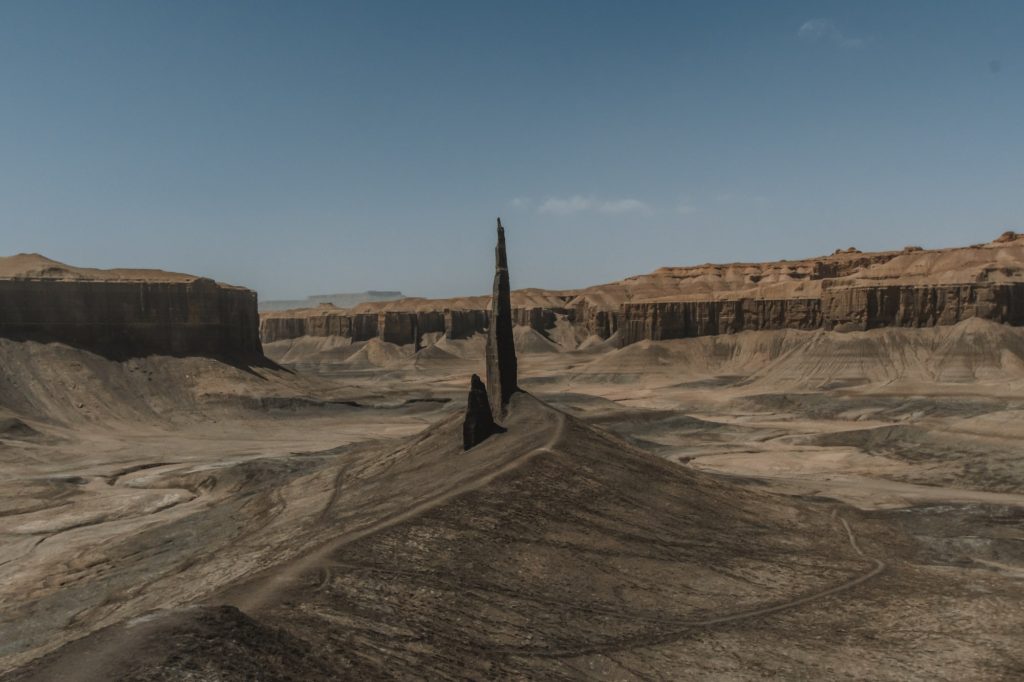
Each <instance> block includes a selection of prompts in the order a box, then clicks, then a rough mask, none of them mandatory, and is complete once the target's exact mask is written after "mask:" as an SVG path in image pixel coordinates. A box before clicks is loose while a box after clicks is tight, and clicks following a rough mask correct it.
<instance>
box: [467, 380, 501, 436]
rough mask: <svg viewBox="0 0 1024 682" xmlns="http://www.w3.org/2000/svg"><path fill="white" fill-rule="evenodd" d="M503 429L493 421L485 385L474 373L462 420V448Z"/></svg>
mask: <svg viewBox="0 0 1024 682" xmlns="http://www.w3.org/2000/svg"><path fill="white" fill-rule="evenodd" d="M502 430H503V429H502V428H501V427H500V426H498V425H497V424H495V423H494V416H493V415H492V414H491V403H490V401H489V400H487V387H486V386H484V382H482V381H480V377H479V376H477V375H476V374H474V375H473V378H472V379H470V381H469V398H468V400H467V401H466V417H465V419H464V420H463V422H462V449H463V450H469V449H470V448H472V447H475V446H477V445H479V444H480V443H482V442H484V441H485V440H487V438H489V437H490V436H491V435H493V434H495V433H498V432H499V431H502Z"/></svg>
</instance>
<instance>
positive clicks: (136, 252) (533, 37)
mask: <svg viewBox="0 0 1024 682" xmlns="http://www.w3.org/2000/svg"><path fill="white" fill-rule="evenodd" d="M497 215H501V216H502V218H503V220H504V222H505V224H506V226H507V227H508V232H509V257H510V260H511V265H512V284H513V286H514V287H526V286H542V287H550V288H569V287H577V286H585V285H588V284H596V283H600V282H604V281H609V280H613V279H618V278H620V277H623V276H626V275H630V274H638V273H642V272H648V271H650V270H653V269H654V268H656V267H659V266H662V265H683V264H695V263H701V262H707V261H712V262H718V261H735V260H762V259H776V258H786V257H790V258H795V257H803V256H813V255H820V254H824V253H830V252H832V251H833V250H835V249H836V248H839V247H847V246H851V245H852V246H856V247H858V248H861V249H864V250H869V249H886V248H900V247H902V246H904V245H907V244H918V245H922V246H925V247H939V246H952V245H962V244H969V243H975V242H981V241H989V240H991V239H993V238H994V237H996V236H997V235H998V234H999V233H1000V232H1001V231H1003V230H1005V229H1014V228H1018V229H1020V228H1022V227H1024V2H1019V1H1013V2H995V1H983V2H974V3H971V2H952V1H950V2H938V1H929V2H897V1H887V2H863V1H859V2H842V3H839V2H814V3H811V2H761V1H751V2H724V1H714V2H682V1H678V2H664V3H659V2H625V1H620V2H599V1H597V0H585V1H579V2H568V1H555V0H545V1H543V2H524V1H521V0H517V1H515V2H500V3H499V2H487V1H484V0H473V1H467V2H443V1H441V0H436V1H431V2H426V1H423V2H413V1H411V0H410V1H407V2H391V1H387V0H372V1H367V2H324V3H318V2H312V1H305V2H254V1H247V2H237V3H235V2H228V1H227V0H217V1H216V2H210V1H204V2H188V1H183V0H174V1H173V2H171V1H167V2H155V1H153V2H147V1H144V0H127V1H124V2H113V1H111V2H88V1H85V0H74V1H69V2H50V1H48V0H18V1H10V0H6V1H4V0H0V253H4V254H11V253H16V252H20V251H38V252H41V253H43V254H45V255H48V256H50V257H52V258H56V259H58V260H63V261H67V262H70V263H73V264H76V265H86V266H98V267H114V266H136V267H160V268H164V269H170V270H180V271H185V272H192V273H196V274H202V275H207V276H212V277H214V278H216V279H219V280H222V281H227V282H231V283H236V284H243V285H246V286H250V287H253V288H256V289H257V290H258V291H259V292H260V295H261V296H262V297H264V298H290V297H301V296H305V295H307V294H315V293H330V292H335V291H361V290H364V289H367V288H376V289H401V290H402V291H404V292H406V293H407V294H418V295H427V296H447V295H461V294H476V293H485V292H486V291H488V290H489V286H490V278H491V267H492V263H491V257H492V256H491V255H492V247H493V240H494V233H493V222H494V218H495V216H497Z"/></svg>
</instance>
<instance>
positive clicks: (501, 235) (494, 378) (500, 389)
mask: <svg viewBox="0 0 1024 682" xmlns="http://www.w3.org/2000/svg"><path fill="white" fill-rule="evenodd" d="M494 260H495V264H494V287H493V291H492V293H491V315H490V325H489V326H488V328H487V348H486V352H485V358H486V362H487V395H488V398H490V402H491V413H492V414H493V415H494V420H495V421H501V420H502V419H504V417H505V413H506V411H507V408H508V401H509V399H510V398H511V397H512V394H513V393H515V392H516V391H518V390H519V386H518V379H517V374H518V369H517V363H516V347H515V341H514V340H513V337H512V300H511V287H510V286H509V278H508V256H507V254H506V253H505V228H503V227H502V226H501V218H498V244H497V246H496V247H495V248H494Z"/></svg>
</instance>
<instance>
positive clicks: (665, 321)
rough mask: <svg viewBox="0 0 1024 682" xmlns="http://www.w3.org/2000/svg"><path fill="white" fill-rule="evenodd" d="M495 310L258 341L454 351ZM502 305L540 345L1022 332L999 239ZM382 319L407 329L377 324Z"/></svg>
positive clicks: (1008, 243) (292, 324)
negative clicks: (776, 332)
mask: <svg viewBox="0 0 1024 682" xmlns="http://www.w3.org/2000/svg"><path fill="white" fill-rule="evenodd" d="M506 280H507V276H506ZM499 283H500V282H499V280H498V278H496V280H495V284H496V285H498V284H499ZM496 299H497V297H496V296H495V297H492V298H491V299H488V298H487V297H486V296H475V297H467V298H459V299H442V300H434V301H431V300H427V299H403V300H400V301H392V302H388V303H374V304H363V305H360V306H357V307H356V308H353V309H350V310H342V309H333V310H330V309H328V310H319V309H317V310H302V311H285V312H281V313H271V314H267V315H264V316H263V318H262V322H261V333H262V339H263V342H264V343H272V342H275V341H280V340H285V339H291V338H295V337H298V336H325V335H328V336H329V335H334V334H335V333H338V334H339V335H341V336H347V337H350V338H351V339H352V340H353V341H356V340H365V339H366V338H369V337H376V336H381V335H382V334H381V332H380V331H379V330H381V329H383V330H385V332H386V334H385V335H386V337H387V339H386V340H388V341H391V342H392V343H398V344H402V345H404V344H411V343H415V344H418V345H419V344H420V342H421V337H422V336H423V334H424V333H428V331H440V330H441V329H443V333H444V335H445V336H446V337H447V338H449V339H464V338H468V337H469V336H472V335H473V334H476V333H481V332H482V331H483V330H484V329H485V328H490V327H494V328H495V329H496V328H497V325H491V324H490V319H491V317H492V311H491V308H492V306H493V305H494V301H495V300H496ZM510 300H511V305H512V308H511V318H512V323H513V324H515V325H520V326H529V327H531V328H533V329H534V330H536V331H537V332H540V333H541V334H545V335H547V334H548V333H549V332H550V331H551V330H552V329H553V328H554V327H555V325H556V324H557V323H562V324H564V323H568V324H570V325H572V326H573V327H574V328H575V332H576V334H577V336H578V337H579V338H584V337H587V336H597V337H600V338H602V339H609V338H610V337H615V339H616V342H617V343H619V344H623V345H625V344H630V343H635V342H637V341H642V340H653V341H657V340H664V339H677V338H687V337H693V336H707V335H717V334H735V333H739V332H743V331H748V330H763V329H801V330H816V329H823V330H833V331H840V332H846V331H863V330H868V329H876V328H879V327H927V326H933V325H952V324H956V323H957V322H960V321H962V320H965V319H968V318H972V317H977V318H981V319H986V320H991V321H994V322H1000V323H1003V324H1010V325H1024V238H1022V236H1021V235H1019V234H1017V233H1016V232H1006V233H1004V234H1003V235H1002V236H1000V237H999V238H998V239H996V240H995V241H993V242H990V243H988V244H979V245H976V246H971V247H965V248H950V249H932V250H927V249H921V248H920V247H906V248H904V249H902V250H900V251H885V252H878V253H861V252H859V251H857V250H856V249H853V250H851V249H845V248H844V249H837V250H836V252H835V253H833V254H832V255H829V256H821V257H817V258H807V259H803V260H788V261H775V262H769V263H730V264H720V265H716V264H705V265H696V266H689V267H666V268H660V269H658V270H656V271H654V272H652V273H649V274H646V275H639V276H636V277H629V278H626V279H624V280H621V281H618V282H610V283H608V284H601V285H597V286H592V287H588V288H586V289H581V290H577V291H545V290H540V289H521V290H519V291H515V292H512V293H511V299H510ZM385 313H398V318H402V317H403V316H404V317H406V318H409V319H408V320H407V321H402V322H400V323H399V320H398V319H395V320H391V319H383V316H384V314H385ZM357 318H358V319H360V320H362V321H361V322H359V324H358V325H357V323H356V320H357ZM413 318H415V319H413ZM356 326H358V327H359V328H360V329H359V331H358V332H357V331H356V329H355V327H356ZM349 328H351V331H349ZM335 330H340V331H339V332H335ZM491 395H492V400H491V405H492V407H494V406H495V403H496V401H495V400H494V397H493V396H494V394H493V393H492V394H491Z"/></svg>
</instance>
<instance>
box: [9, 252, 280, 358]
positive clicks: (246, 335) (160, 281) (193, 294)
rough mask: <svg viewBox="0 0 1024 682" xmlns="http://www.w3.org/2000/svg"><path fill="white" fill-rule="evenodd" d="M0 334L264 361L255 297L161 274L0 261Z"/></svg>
mask: <svg viewBox="0 0 1024 682" xmlns="http://www.w3.org/2000/svg"><path fill="white" fill-rule="evenodd" d="M0 337H4V338H9V339H15V340H35V341H43V342H49V341H59V342H61V343H66V344H68V345H71V346H76V347H79V348H84V349H87V350H91V351H93V352H96V353H99V354H102V355H105V356H107V357H115V358H122V357H137V356H143V355H176V356H187V355H202V356H211V357H223V358H230V359H235V360H241V361H253V360H262V358H263V352H262V346H261V343H260V338H259V315H258V313H257V310H256V293H255V292H253V291H250V290H249V289H244V288H242V287H233V286H228V285H224V284H218V283H217V282H214V281H213V280H211V279H206V278H203V277H194V276H191V275H184V274H180V273H170V272H163V271H159V270H96V269H91V268H74V267H71V266H68V265H64V264H62V263H58V262H56V261H52V260H49V259H47V258H43V257H42V256H39V255H36V254H20V255H18V256H12V257H9V258H0Z"/></svg>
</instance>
